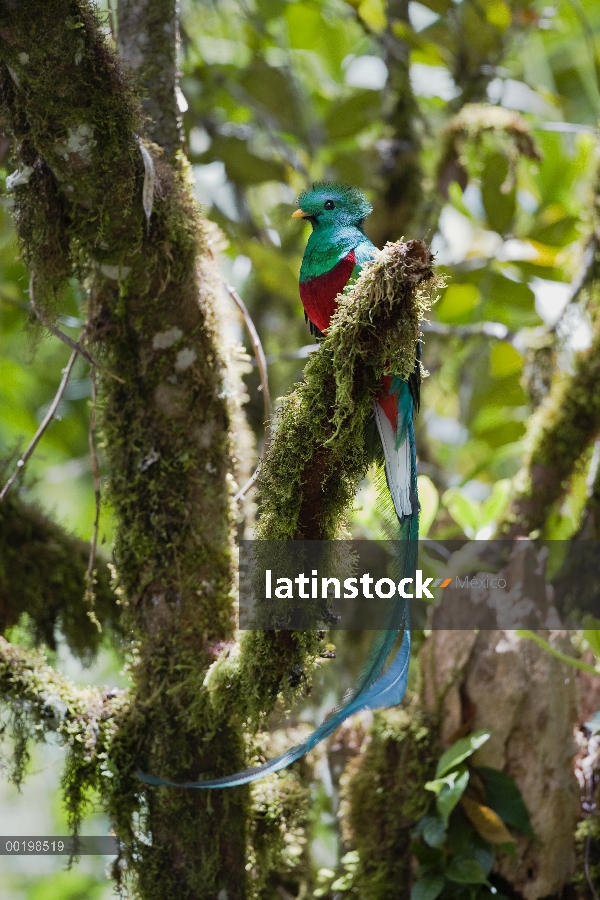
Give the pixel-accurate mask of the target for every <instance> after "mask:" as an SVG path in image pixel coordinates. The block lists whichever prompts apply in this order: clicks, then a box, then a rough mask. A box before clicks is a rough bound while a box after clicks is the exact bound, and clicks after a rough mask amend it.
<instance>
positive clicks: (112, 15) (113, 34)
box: [108, 0, 117, 41]
mask: <svg viewBox="0 0 600 900" xmlns="http://www.w3.org/2000/svg"><path fill="white" fill-rule="evenodd" d="M108 25H109V28H110V35H111V37H112V39H113V41H116V40H117V30H116V28H115V13H114V10H113V5H112V0H108Z"/></svg>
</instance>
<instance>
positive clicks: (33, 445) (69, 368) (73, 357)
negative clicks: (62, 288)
mask: <svg viewBox="0 0 600 900" xmlns="http://www.w3.org/2000/svg"><path fill="white" fill-rule="evenodd" d="M78 353H79V351H78V350H73V353H72V354H71V358H70V359H69V362H68V363H67V367H66V368H65V369H64V370H63V377H62V381H61V383H60V385H59V387H58V390H57V392H56V395H55V397H54V400H53V401H52V403H51V404H50V409H49V410H48V412H47V413H46V415H45V416H44V419H43V421H42V423H41V425H40V427H39V428H38V430H37V431H36V433H35V435H34V436H33V439H32V441H31V443H30V444H29V446H28V447H27V449H26V450H25V453H23V455H22V456H21V458H20V459H19V461H18V462H17V468H16V469H15V471H14V472H13V474H12V475H11V476H10V478H9V479H8V481H7V482H6V484H5V485H4V487H3V488H2V491H0V500H3V499H4V497H5V496H6V494H7V493H8V491H9V490H10V487H11V485H12V484H13V482H14V481H15V479H16V478H17V476H18V475H20V474H21V472H23V470H24V468H25V465H26V463H27V461H28V460H29V458H30V457H31V455H32V454H33V451H34V450H35V448H36V447H37V445H38V444H39V442H40V439H41V437H42V435H43V434H44V432H45V431H46V429H47V427H48V425H49V424H50V422H51V421H52V419H53V418H54V414H55V412H56V409H57V407H58V404H59V403H60V401H61V399H62V395H63V394H64V392H65V388H66V386H67V382H68V380H69V376H70V375H71V371H72V369H73V366H74V365H75V360H76V359H77V354H78Z"/></svg>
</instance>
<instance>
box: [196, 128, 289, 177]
mask: <svg viewBox="0 0 600 900" xmlns="http://www.w3.org/2000/svg"><path fill="white" fill-rule="evenodd" d="M216 159H220V160H222V161H223V162H224V163H225V169H226V171H227V177H228V178H230V179H231V181H235V182H236V183H237V184H258V183H259V182H261V181H285V174H286V168H285V165H284V164H283V163H282V162H279V161H278V160H275V159H263V158H262V157H260V156H255V155H254V154H253V153H251V152H250V150H249V149H248V146H247V144H246V141H243V140H241V139H240V138H236V137H230V136H229V135H227V136H225V135H221V134H219V135H216V136H215V137H214V138H213V141H212V144H211V145H210V148H209V150H208V151H207V152H206V153H205V154H204V156H203V157H202V161H203V162H209V161H210V160H216Z"/></svg>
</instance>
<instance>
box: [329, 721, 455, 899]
mask: <svg viewBox="0 0 600 900" xmlns="http://www.w3.org/2000/svg"><path fill="white" fill-rule="evenodd" d="M439 752H440V750H439V739H438V731H437V724H436V722H435V720H433V719H432V718H430V717H428V716H426V714H425V713H423V712H422V711H420V710H419V709H418V708H415V709H411V710H410V711H409V710H406V709H399V708H395V709H390V710H386V711H385V712H379V713H376V714H375V720H374V723H373V726H372V728H371V730H370V742H369V743H368V744H367V746H366V749H365V750H364V752H363V753H362V754H361V755H360V756H358V757H356V759H355V760H354V761H353V762H352V763H351V764H350V766H349V768H348V773H347V775H346V776H345V779H346V785H345V787H344V807H343V810H342V811H343V812H344V813H345V817H344V821H345V822H346V825H345V829H346V830H345V833H344V840H345V842H346V843H347V844H349V845H350V846H352V847H353V848H354V849H355V850H356V851H358V856H359V863H358V867H357V869H356V872H355V875H354V879H353V881H354V886H355V888H357V889H358V892H359V895H360V896H361V897H362V898H364V900H408V898H409V897H410V888H411V883H412V865H411V854H410V849H409V848H410V842H411V831H412V829H413V828H414V827H415V825H416V824H417V822H418V821H419V819H420V818H422V816H424V815H427V814H428V813H429V812H430V810H431V807H432V806H433V803H434V798H433V795H432V794H431V793H429V792H428V791H426V790H425V789H424V787H423V785H424V784H425V782H426V781H429V780H431V778H432V777H433V775H434V773H435V767H436V761H437V758H438V756H439Z"/></svg>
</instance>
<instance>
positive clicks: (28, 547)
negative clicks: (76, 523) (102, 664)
mask: <svg viewBox="0 0 600 900" xmlns="http://www.w3.org/2000/svg"><path fill="white" fill-rule="evenodd" d="M1 471H2V468H1V467H0V472H1ZM0 480H2V479H1V478H0ZM89 552H90V548H89V545H88V544H86V543H85V541H82V540H79V539H78V538H76V537H74V536H73V535H70V534H67V533H66V532H65V531H64V530H63V529H62V528H60V526H58V525H56V524H55V523H54V522H52V521H50V519H48V518H47V516H45V515H44V514H43V513H42V512H41V510H39V509H36V508H35V507H34V506H30V505H28V504H26V503H23V502H22V501H21V500H19V499H18V497H16V496H15V494H14V493H12V494H11V493H9V494H8V495H7V496H6V497H5V499H4V500H3V501H2V503H0V631H2V632H5V631H6V629H8V628H10V627H11V626H13V625H16V624H17V623H18V622H19V620H20V619H21V617H22V615H23V614H26V616H27V624H28V630H31V632H32V636H33V639H34V640H35V641H36V642H37V643H44V644H46V645H47V646H48V647H50V649H52V650H54V649H55V648H56V637H57V634H58V631H60V632H61V634H62V635H63V637H64V638H65V640H66V642H67V644H68V646H69V648H70V649H71V651H72V652H73V653H75V654H76V655H77V656H79V657H80V658H81V659H83V660H84V662H90V661H91V658H92V657H93V655H94V654H95V652H96V651H97V649H98V647H99V644H100V641H101V639H102V633H101V632H100V631H99V630H98V627H97V625H95V624H94V622H92V621H91V619H90V617H89V615H88V612H89V606H88V605H87V604H86V603H85V602H84V599H83V594H84V590H85V573H86V570H87V565H88V558H89ZM96 570H97V580H96V585H95V594H96V603H95V607H94V611H95V614H96V617H97V619H98V621H99V622H100V624H101V626H102V627H103V628H105V627H106V626H108V628H109V629H110V630H111V631H112V632H113V633H114V632H115V631H117V632H118V631H119V624H118V622H119V615H120V610H119V607H118V604H117V598H116V596H115V594H114V592H113V591H112V589H111V586H110V572H109V569H108V566H107V565H106V563H105V562H104V561H103V560H98V562H97V566H96ZM17 573H18V577H17Z"/></svg>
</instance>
